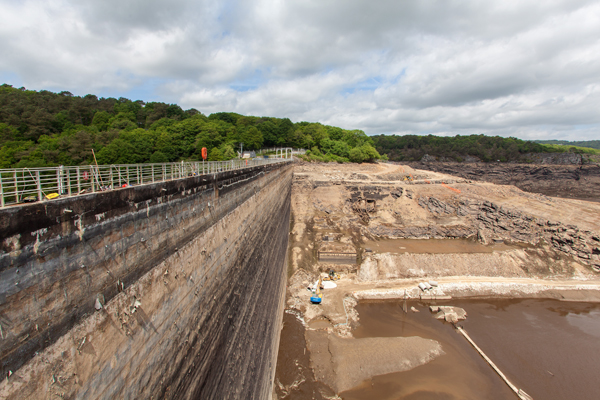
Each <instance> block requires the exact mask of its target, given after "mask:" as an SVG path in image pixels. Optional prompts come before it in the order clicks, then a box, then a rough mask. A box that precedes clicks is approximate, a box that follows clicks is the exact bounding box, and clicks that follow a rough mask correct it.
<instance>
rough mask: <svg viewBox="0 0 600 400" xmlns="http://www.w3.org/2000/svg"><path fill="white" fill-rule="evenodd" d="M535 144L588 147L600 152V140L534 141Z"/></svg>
mask: <svg viewBox="0 0 600 400" xmlns="http://www.w3.org/2000/svg"><path fill="white" fill-rule="evenodd" d="M533 142H535V143H540V144H557V145H562V146H575V147H587V148H590V149H598V150H600V140H582V141H568V140H533Z"/></svg>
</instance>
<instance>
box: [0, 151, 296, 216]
mask: <svg viewBox="0 0 600 400" xmlns="http://www.w3.org/2000/svg"><path fill="white" fill-rule="evenodd" d="M285 161H289V159H287V158H268V159H264V158H263V159H252V160H239V159H235V160H229V161H207V162H203V161H195V162H183V161H182V162H176V163H163V164H122V165H99V166H96V165H85V166H60V167H51V168H16V169H0V207H6V206H9V205H13V204H20V203H27V202H35V201H40V200H51V199H54V198H57V197H65V196H76V195H80V194H86V193H95V192H100V191H106V190H113V189H118V188H122V187H127V186H134V185H144V184H148V183H153V182H163V181H170V180H173V179H181V178H186V177H189V176H194V175H205V174H212V173H217V172H223V171H231V170H235V169H242V168H248V167H253V166H259V165H266V164H273V163H279V162H285Z"/></svg>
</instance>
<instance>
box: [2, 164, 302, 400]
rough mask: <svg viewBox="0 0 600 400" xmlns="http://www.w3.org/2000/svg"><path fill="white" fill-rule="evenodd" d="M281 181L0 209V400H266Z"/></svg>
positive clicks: (272, 173) (185, 182) (232, 182)
mask: <svg viewBox="0 0 600 400" xmlns="http://www.w3.org/2000/svg"><path fill="white" fill-rule="evenodd" d="M291 177H292V171H291V165H290V164H289V163H285V164H276V165H268V166H262V167H254V168H248V169H244V170H238V171H229V172H225V173H221V174H214V175H210V176H197V177H190V178H187V179H181V180H175V181H170V182H162V183H157V184H152V185H144V186H138V187H131V188H124V189H119V190H115V191H111V192H104V193H96V194H93V195H88V196H81V197H75V198H67V199H59V200H54V201H50V202H42V203H36V204H31V205H26V206H19V207H9V208H7V209H3V210H2V211H0V228H1V230H0V232H1V233H0V235H1V236H0V239H1V242H0V246H1V247H0V249H1V250H0V251H1V254H0V324H1V326H2V337H3V339H1V340H0V350H1V356H0V360H1V367H2V373H4V374H5V375H4V376H7V375H9V374H11V372H12V374H11V376H10V377H9V378H8V379H6V380H2V383H1V384H0V397H2V398H14V399H17V398H27V397H30V398H50V397H53V396H54V395H58V396H62V397H65V398H67V397H68V398H85V399H90V398H266V397H268V396H269V395H270V391H271V385H272V377H273V373H274V369H275V357H276V353H277V342H278V338H279V329H280V324H281V315H282V306H283V295H284V290H285V266H284V263H285V253H286V248H287V241H288V231H289V212H290V194H291ZM99 305H102V308H101V309H100V310H99V311H98V310H96V307H98V306H99ZM9 371H10V372H9Z"/></svg>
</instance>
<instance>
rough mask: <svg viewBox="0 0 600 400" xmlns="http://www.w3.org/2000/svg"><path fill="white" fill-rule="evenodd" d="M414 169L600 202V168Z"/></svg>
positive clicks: (421, 165) (439, 165)
mask: <svg viewBox="0 0 600 400" xmlns="http://www.w3.org/2000/svg"><path fill="white" fill-rule="evenodd" d="M408 165H410V166H411V167H413V168H417V169H422V170H429V171H435V172H442V173H445V174H450V175H453V176H456V177H461V178H465V179H471V180H475V181H485V182H491V183H495V184H498V185H514V186H516V187H518V188H519V189H521V190H524V191H526V192H530V193H540V194H545V195H546V196H552V197H564V198H569V199H579V200H588V201H600V165H599V164H585V165H537V164H509V163H456V162H429V163H427V162H411V163H408Z"/></svg>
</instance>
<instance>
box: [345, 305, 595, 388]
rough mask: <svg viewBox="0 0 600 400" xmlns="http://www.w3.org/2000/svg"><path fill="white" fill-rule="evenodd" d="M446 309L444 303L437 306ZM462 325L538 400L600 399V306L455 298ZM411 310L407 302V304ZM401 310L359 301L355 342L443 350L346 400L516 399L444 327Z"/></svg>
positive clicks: (379, 378) (365, 385) (427, 316)
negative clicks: (416, 340)
mask: <svg viewBox="0 0 600 400" xmlns="http://www.w3.org/2000/svg"><path fill="white" fill-rule="evenodd" d="M440 304H443V303H440ZM446 304H452V305H455V306H459V307H463V308H464V309H465V310H467V313H468V318H467V320H466V321H462V322H461V325H462V326H463V327H464V328H465V329H466V330H467V332H468V333H469V335H470V336H471V337H472V338H473V340H474V341H475V342H476V343H477V345H478V346H479V347H480V348H481V349H482V350H483V351H484V352H485V353H486V354H487V355H488V356H489V357H490V358H491V359H492V360H493V361H494V362H495V363H496V365H498V367H499V368H500V369H501V370H502V371H503V372H504V374H505V375H507V377H508V378H509V379H510V380H511V381H512V382H513V383H514V384H515V385H516V386H517V387H519V388H521V389H523V390H525V391H526V392H527V393H528V394H530V395H531V396H532V397H533V398H534V399H536V400H539V399H551V400H552V399H591V398H598V393H599V392H600V380H599V379H598V378H597V373H598V371H600V340H598V339H600V305H597V304H586V303H565V302H559V301H554V300H500V301H497V300H490V301H486V300H477V301H469V300H462V301H460V300H453V301H451V302H447V303H446ZM409 305H410V304H409ZM413 306H415V307H416V308H417V309H418V310H420V311H421V312H419V313H412V312H409V313H408V314H404V313H403V312H402V307H401V303H399V302H362V303H360V304H359V305H358V306H357V310H358V312H359V314H360V323H361V325H360V327H359V328H357V329H356V331H355V332H354V335H355V337H375V336H413V335H417V336H421V337H425V338H430V339H435V340H438V341H439V342H440V343H441V344H442V348H443V349H444V351H445V352H446V354H445V355H443V356H441V357H438V358H437V359H435V360H434V361H432V362H430V363H429V364H426V365H423V366H420V367H417V368H415V369H413V370H411V371H406V372H400V373H394V374H388V375H382V376H377V377H374V378H373V379H372V380H370V381H367V382H364V383H363V384H362V385H361V386H359V387H357V388H355V389H353V390H350V391H347V392H345V393H342V394H341V396H342V397H343V398H344V399H374V398H377V399H444V400H445V399H483V398H485V399H512V398H516V396H515V395H514V394H513V393H512V392H511V391H510V390H509V389H508V387H507V386H506V384H505V383H504V382H503V381H501V380H500V378H499V377H498V376H497V375H496V373H495V372H494V371H493V370H492V369H491V368H490V367H489V366H488V364H487V363H485V361H484V360H483V359H482V358H481V357H480V356H479V354H478V353H476V352H475V350H474V349H473V348H472V347H471V346H470V345H469V344H468V343H467V341H466V340H465V339H464V338H463V337H462V336H460V335H459V334H458V333H456V331H455V330H454V329H453V328H452V326H451V325H449V324H447V323H442V322H440V321H437V320H435V319H433V318H432V314H431V313H430V312H429V311H428V309H427V308H426V306H425V305H424V304H413Z"/></svg>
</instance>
